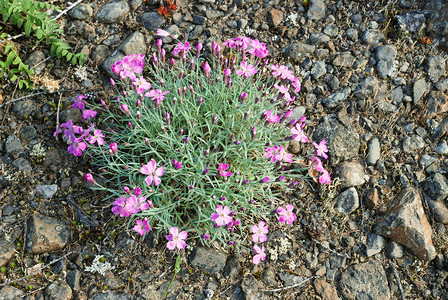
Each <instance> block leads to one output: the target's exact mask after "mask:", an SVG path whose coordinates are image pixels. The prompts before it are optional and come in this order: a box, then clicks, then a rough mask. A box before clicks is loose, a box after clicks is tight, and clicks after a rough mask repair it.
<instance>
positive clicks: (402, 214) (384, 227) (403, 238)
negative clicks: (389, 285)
mask: <svg viewBox="0 0 448 300" xmlns="http://www.w3.org/2000/svg"><path fill="white" fill-rule="evenodd" d="M374 231H375V232H376V233H377V234H379V235H382V236H383V237H388V238H391V239H392V240H393V241H394V242H397V243H399V244H402V245H403V246H405V247H406V248H408V249H409V250H410V251H412V252H413V253H414V254H415V255H416V256H417V257H418V258H420V259H422V260H425V261H430V260H433V259H434V258H435V257H436V255H437V252H436V249H435V248H434V245H433V243H432V237H431V235H432V230H431V225H430V224H429V222H428V219H427V218H426V215H425V211H424V210H423V206H422V201H421V196H420V193H419V191H418V190H417V189H415V188H412V187H409V188H406V189H404V190H403V191H402V192H401V193H400V194H399V195H398V196H397V197H396V198H395V199H394V201H393V203H392V205H391V206H390V207H389V209H388V213H387V215H386V216H385V217H384V218H382V219H380V220H378V222H377V223H376V225H375V226H374Z"/></svg>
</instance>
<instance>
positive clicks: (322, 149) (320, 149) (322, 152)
mask: <svg viewBox="0 0 448 300" xmlns="http://www.w3.org/2000/svg"><path fill="white" fill-rule="evenodd" d="M313 146H314V148H316V154H317V155H318V156H322V157H323V158H325V159H327V158H328V155H327V154H326V152H328V148H327V145H326V141H325V140H322V141H320V143H319V144H317V143H316V142H313Z"/></svg>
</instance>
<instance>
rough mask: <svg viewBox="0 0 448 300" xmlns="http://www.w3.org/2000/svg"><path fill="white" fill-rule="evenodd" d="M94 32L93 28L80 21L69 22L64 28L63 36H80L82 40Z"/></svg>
mask: <svg viewBox="0 0 448 300" xmlns="http://www.w3.org/2000/svg"><path fill="white" fill-rule="evenodd" d="M94 32H95V28H94V27H93V26H92V25H90V24H87V23H86V22H84V21H80V20H73V21H70V22H68V24H67V26H66V27H65V34H68V35H80V36H82V37H84V38H86V37H87V36H89V35H90V34H93V33H94Z"/></svg>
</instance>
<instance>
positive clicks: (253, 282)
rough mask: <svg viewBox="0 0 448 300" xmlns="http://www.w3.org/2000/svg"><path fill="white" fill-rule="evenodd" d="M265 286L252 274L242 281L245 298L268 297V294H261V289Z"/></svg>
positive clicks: (254, 299)
mask: <svg viewBox="0 0 448 300" xmlns="http://www.w3.org/2000/svg"><path fill="white" fill-rule="evenodd" d="M262 288H263V285H262V284H261V283H260V282H259V281H258V280H257V279H256V278H255V277H253V276H252V275H249V276H246V277H244V278H243V281H242V282H241V289H242V290H243V293H244V296H245V299H247V300H249V299H251V300H256V299H260V300H261V299H266V300H267V299H268V297H267V295H262V294H260V292H259V290H260V289H262Z"/></svg>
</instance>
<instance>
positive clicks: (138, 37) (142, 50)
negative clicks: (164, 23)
mask: <svg viewBox="0 0 448 300" xmlns="http://www.w3.org/2000/svg"><path fill="white" fill-rule="evenodd" d="M174 26H175V25H174ZM118 50H120V51H121V52H123V53H124V54H125V55H131V54H146V44H145V37H144V36H143V34H141V33H140V32H138V31H136V32H133V33H132V34H131V35H130V36H128V37H127V38H126V39H125V40H124V41H123V43H121V44H120V46H118Z"/></svg>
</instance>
